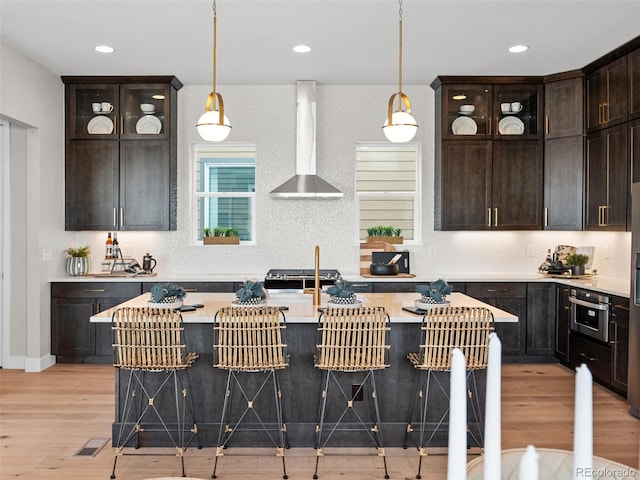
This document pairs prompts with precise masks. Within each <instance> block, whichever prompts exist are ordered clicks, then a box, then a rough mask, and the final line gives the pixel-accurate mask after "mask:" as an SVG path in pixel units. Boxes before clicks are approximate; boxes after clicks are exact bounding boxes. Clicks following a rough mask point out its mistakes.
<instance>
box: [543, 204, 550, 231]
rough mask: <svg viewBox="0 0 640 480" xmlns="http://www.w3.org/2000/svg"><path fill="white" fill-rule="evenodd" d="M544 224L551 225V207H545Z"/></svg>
mask: <svg viewBox="0 0 640 480" xmlns="http://www.w3.org/2000/svg"><path fill="white" fill-rule="evenodd" d="M544 226H545V227H548V226H549V207H544Z"/></svg>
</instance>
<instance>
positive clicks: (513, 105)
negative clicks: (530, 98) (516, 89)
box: [511, 102, 522, 113]
mask: <svg viewBox="0 0 640 480" xmlns="http://www.w3.org/2000/svg"><path fill="white" fill-rule="evenodd" d="M520 110H522V104H521V103H520V102H513V103H511V111H512V112H514V113H518V112H519V111H520Z"/></svg>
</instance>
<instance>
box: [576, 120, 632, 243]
mask: <svg viewBox="0 0 640 480" xmlns="http://www.w3.org/2000/svg"><path fill="white" fill-rule="evenodd" d="M585 148H586V180H585V183H586V191H585V213H586V218H585V224H586V225H585V226H586V229H587V230H612V231H625V230H626V228H627V205H628V200H629V195H630V187H629V155H628V153H627V126H626V125H618V126H615V127H611V128H607V129H605V130H601V131H598V132H594V133H590V134H588V135H587V139H586V146H585Z"/></svg>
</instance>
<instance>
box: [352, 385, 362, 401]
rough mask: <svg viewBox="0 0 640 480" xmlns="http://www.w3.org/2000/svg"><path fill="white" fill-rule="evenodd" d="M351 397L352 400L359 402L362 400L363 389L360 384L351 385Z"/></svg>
mask: <svg viewBox="0 0 640 480" xmlns="http://www.w3.org/2000/svg"><path fill="white" fill-rule="evenodd" d="M351 399H352V400H353V401H354V402H361V401H363V400H364V389H363V386H362V385H357V384H353V385H351Z"/></svg>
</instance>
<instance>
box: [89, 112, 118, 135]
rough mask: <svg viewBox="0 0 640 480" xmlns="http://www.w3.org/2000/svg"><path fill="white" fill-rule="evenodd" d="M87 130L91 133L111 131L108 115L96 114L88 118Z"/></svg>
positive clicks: (100, 133)
mask: <svg viewBox="0 0 640 480" xmlns="http://www.w3.org/2000/svg"><path fill="white" fill-rule="evenodd" d="M87 132H89V133H90V134H91V135H105V134H106V135H108V134H110V133H112V132H113V122H112V121H111V119H110V118H109V117H105V116H104V115H98V116H97V117H93V118H92V119H91V120H89V123H88V124H87Z"/></svg>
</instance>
